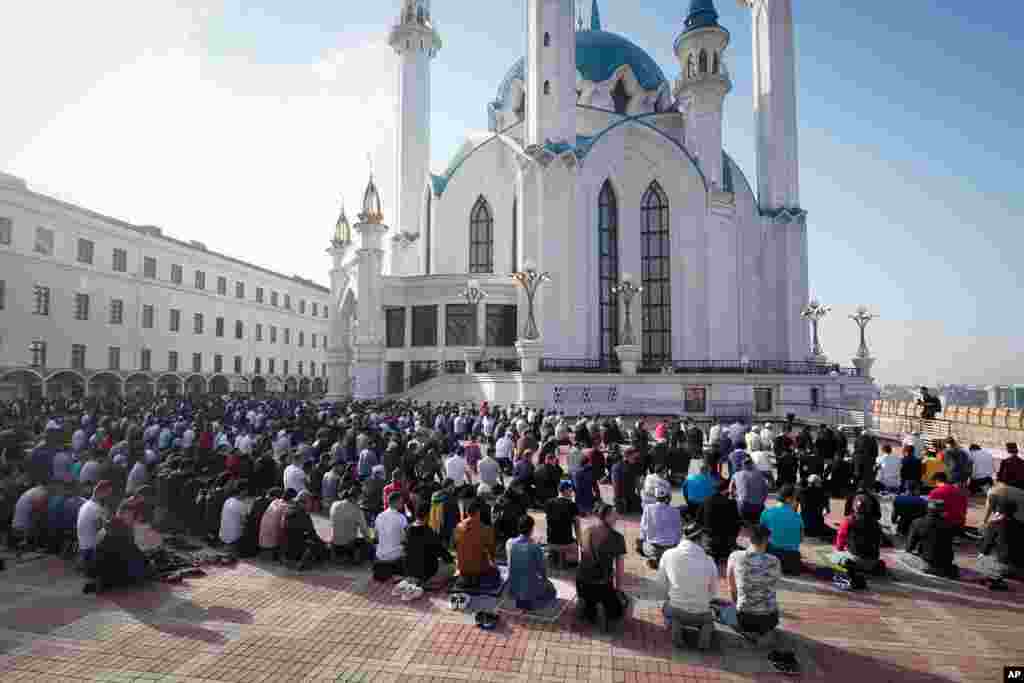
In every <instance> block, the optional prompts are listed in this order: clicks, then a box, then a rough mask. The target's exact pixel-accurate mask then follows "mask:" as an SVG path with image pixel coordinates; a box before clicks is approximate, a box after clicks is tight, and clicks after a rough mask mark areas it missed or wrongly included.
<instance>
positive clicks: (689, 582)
mask: <svg viewBox="0 0 1024 683" xmlns="http://www.w3.org/2000/svg"><path fill="white" fill-rule="evenodd" d="M683 533H684V537H683V540H682V541H681V542H680V543H679V545H677V546H676V547H675V548H670V549H669V550H666V551H665V553H664V554H663V555H662V556H661V561H660V562H659V563H658V574H657V576H656V577H655V581H656V582H657V583H658V584H660V585H661V586H663V587H664V588H665V592H666V593H667V595H668V599H667V600H666V601H665V603H664V605H663V606H662V612H663V613H664V615H665V621H666V623H668V624H669V626H670V628H671V629H672V643H673V644H674V645H675V646H676V647H680V648H682V647H686V633H687V631H688V629H697V630H698V631H699V634H698V637H697V648H698V649H700V650H707V649H708V648H710V647H711V638H712V635H713V634H714V632H715V626H714V617H713V615H712V613H711V600H712V598H714V597H715V596H716V594H717V593H718V568H717V567H716V566H715V563H714V561H713V560H712V559H711V558H710V557H708V555H707V553H705V552H704V548H703V547H701V545H700V542H699V541H700V537H701V535H702V533H703V529H702V528H701V527H700V525H699V524H696V523H695V524H691V525H689V526H687V527H686V529H685V530H684V532H683Z"/></svg>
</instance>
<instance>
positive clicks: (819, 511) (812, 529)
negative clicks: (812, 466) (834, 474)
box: [797, 474, 835, 541]
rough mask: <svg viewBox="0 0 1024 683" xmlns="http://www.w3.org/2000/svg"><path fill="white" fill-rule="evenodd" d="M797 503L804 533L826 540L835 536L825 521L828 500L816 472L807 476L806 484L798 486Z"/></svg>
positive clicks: (828, 504)
mask: <svg viewBox="0 0 1024 683" xmlns="http://www.w3.org/2000/svg"><path fill="white" fill-rule="evenodd" d="M797 505H798V508H799V510H800V517H801V518H803V522H804V533H805V534H806V535H808V536H810V537H812V538H821V539H824V540H827V541H831V540H832V539H833V538H834V537H835V530H834V529H833V528H832V527H830V526H829V525H828V524H826V522H825V515H826V514H827V513H828V512H829V508H830V502H829V498H828V495H827V494H826V492H825V488H824V487H823V486H822V483H821V477H819V476H818V475H817V474H812V475H811V476H809V477H807V485H806V486H801V487H800V491H799V492H798V493H797Z"/></svg>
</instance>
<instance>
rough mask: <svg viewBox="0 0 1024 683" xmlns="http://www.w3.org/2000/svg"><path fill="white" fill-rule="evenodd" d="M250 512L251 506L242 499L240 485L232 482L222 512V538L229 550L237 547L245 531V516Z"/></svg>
mask: <svg viewBox="0 0 1024 683" xmlns="http://www.w3.org/2000/svg"><path fill="white" fill-rule="evenodd" d="M248 514H249V506H248V505H246V504H245V502H244V501H243V500H242V499H241V494H240V493H239V491H238V486H237V485H236V483H235V482H232V483H231V484H230V488H229V493H228V499H227V500H225V501H224V507H223V508H221V513H220V540H221V542H222V543H224V545H226V546H228V550H229V551H233V550H236V549H237V545H238V542H239V541H241V540H242V534H243V532H244V531H245V518H246V515H248Z"/></svg>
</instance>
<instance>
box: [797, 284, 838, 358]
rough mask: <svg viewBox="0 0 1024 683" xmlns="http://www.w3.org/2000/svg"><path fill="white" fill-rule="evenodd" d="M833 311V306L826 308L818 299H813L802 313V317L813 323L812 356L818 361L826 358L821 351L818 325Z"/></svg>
mask: <svg viewBox="0 0 1024 683" xmlns="http://www.w3.org/2000/svg"><path fill="white" fill-rule="evenodd" d="M831 311H832V307H831V306H826V305H825V304H823V303H821V302H820V301H818V300H817V299H811V302H810V303H809V304H807V305H806V306H804V309H803V311H801V312H800V317H802V318H803V319H804V320H810V321H811V331H812V335H813V341H812V342H811V355H812V356H813V358H814V360H816V361H823V360H824V358H825V353H824V352H823V351H822V350H821V340H820V338H819V337H818V323H820V322H821V321H822V320H823V319H824V318H825V316H827V315H828V314H829V313H830V312H831Z"/></svg>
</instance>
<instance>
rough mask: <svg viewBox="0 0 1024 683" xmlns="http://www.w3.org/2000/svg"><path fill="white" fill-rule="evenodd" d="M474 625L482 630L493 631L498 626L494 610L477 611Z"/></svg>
mask: <svg viewBox="0 0 1024 683" xmlns="http://www.w3.org/2000/svg"><path fill="white" fill-rule="evenodd" d="M476 625H477V626H479V627H480V628H481V629H483V630H484V631H493V630H494V629H496V628H498V615H497V614H495V613H494V612H477V613H476Z"/></svg>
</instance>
